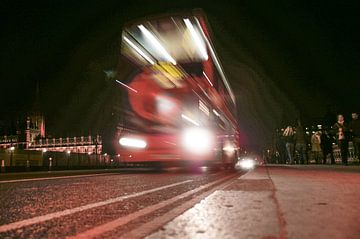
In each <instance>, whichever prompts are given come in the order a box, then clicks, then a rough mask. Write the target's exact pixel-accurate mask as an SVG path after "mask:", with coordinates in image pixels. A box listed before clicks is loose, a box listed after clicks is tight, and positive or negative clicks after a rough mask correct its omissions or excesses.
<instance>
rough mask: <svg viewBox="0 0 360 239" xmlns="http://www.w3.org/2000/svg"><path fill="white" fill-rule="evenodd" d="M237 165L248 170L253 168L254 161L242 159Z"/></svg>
mask: <svg viewBox="0 0 360 239" xmlns="http://www.w3.org/2000/svg"><path fill="white" fill-rule="evenodd" d="M238 165H239V166H240V168H242V169H245V170H249V169H253V168H254V167H255V161H254V160H253V159H243V160H241V161H239V163H238Z"/></svg>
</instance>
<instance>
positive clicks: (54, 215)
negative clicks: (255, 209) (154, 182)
mask: <svg viewBox="0 0 360 239" xmlns="http://www.w3.org/2000/svg"><path fill="white" fill-rule="evenodd" d="M192 181H193V180H186V181H182V182H178V183H173V184H169V185H166V186H162V187H157V188H153V189H150V190H146V191H142V192H138V193H134V194H130V195H126V196H120V197H116V198H111V199H108V200H105V201H101V202H96V203H90V204H87V205H84V206H80V207H75V208H71V209H66V210H63V211H59V212H54V213H50V214H46V215H43V216H38V217H33V218H29V219H25V220H22V221H18V222H13V223H9V224H5V225H2V226H0V233H2V232H6V231H10V230H14V229H18V228H21V227H25V226H30V225H33V224H36V223H41V222H45V221H48V220H52V219H54V218H59V217H63V216H67V215H70V214H74V213H77V212H82V211H84V210H89V209H92V208H96V207H101V206H104V205H108V204H111V203H116V202H121V201H123V200H126V199H130V198H134V197H138V196H142V195H145V194H148V193H153V192H156V191H160V190H163V189H167V188H170V187H175V186H178V185H181V184H185V183H189V182H192Z"/></svg>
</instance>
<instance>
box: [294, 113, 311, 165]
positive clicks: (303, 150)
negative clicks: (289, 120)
mask: <svg viewBox="0 0 360 239" xmlns="http://www.w3.org/2000/svg"><path fill="white" fill-rule="evenodd" d="M295 151H296V152H297V155H298V156H299V157H300V162H298V163H301V164H304V163H308V159H307V145H306V136H305V131H304V128H303V127H302V125H301V121H300V120H299V119H298V120H297V126H296V132H295Z"/></svg>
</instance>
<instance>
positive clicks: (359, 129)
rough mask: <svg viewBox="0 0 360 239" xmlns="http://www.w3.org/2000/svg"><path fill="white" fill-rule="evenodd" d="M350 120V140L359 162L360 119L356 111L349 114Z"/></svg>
mask: <svg viewBox="0 0 360 239" xmlns="http://www.w3.org/2000/svg"><path fill="white" fill-rule="evenodd" d="M351 118H352V120H351V122H350V124H349V130H350V133H351V135H352V142H353V145H354V151H355V156H356V157H357V158H358V160H359V163H360V119H359V115H358V114H357V113H355V112H354V113H352V114H351Z"/></svg>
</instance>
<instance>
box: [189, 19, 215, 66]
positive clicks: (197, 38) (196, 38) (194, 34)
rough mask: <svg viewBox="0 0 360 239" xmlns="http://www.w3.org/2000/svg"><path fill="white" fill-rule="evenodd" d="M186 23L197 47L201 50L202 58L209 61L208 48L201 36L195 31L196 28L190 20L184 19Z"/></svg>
mask: <svg viewBox="0 0 360 239" xmlns="http://www.w3.org/2000/svg"><path fill="white" fill-rule="evenodd" d="M184 22H185V25H186V27H187V28H188V29H189V31H190V34H191V36H192V38H193V40H194V41H195V44H196V45H197V47H198V49H199V50H200V53H201V55H202V57H203V58H204V60H207V59H208V57H209V56H208V54H207V52H206V47H205V44H204V42H203V41H202V40H201V39H200V36H199V34H198V33H197V32H196V31H195V28H194V26H193V25H192V24H191V21H190V20H189V19H188V18H186V19H184Z"/></svg>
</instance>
